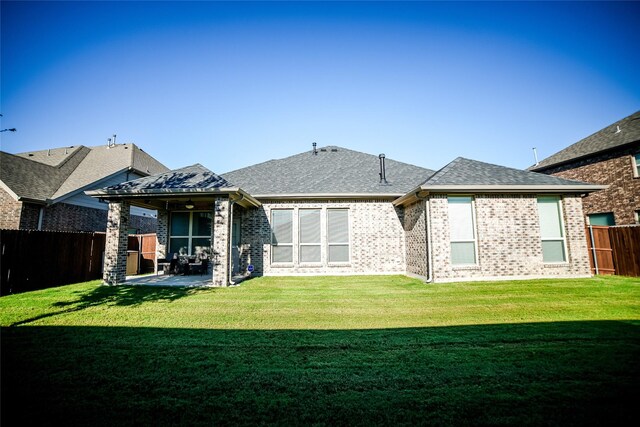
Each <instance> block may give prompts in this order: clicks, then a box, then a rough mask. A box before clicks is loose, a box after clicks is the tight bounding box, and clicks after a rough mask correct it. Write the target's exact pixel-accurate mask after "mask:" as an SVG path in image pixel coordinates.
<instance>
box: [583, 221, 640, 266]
mask: <svg viewBox="0 0 640 427" xmlns="http://www.w3.org/2000/svg"><path fill="white" fill-rule="evenodd" d="M586 231H587V246H588V248H589V261H590V262H591V272H592V273H593V274H617V275H620V276H635V277H640V226H617V227H606V226H595V225H594V226H590V227H587V229H586Z"/></svg>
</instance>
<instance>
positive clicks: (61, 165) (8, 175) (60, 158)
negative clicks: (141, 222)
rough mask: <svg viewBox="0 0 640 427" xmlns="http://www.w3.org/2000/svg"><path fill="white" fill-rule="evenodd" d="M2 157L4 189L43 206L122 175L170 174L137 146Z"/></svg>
mask: <svg viewBox="0 0 640 427" xmlns="http://www.w3.org/2000/svg"><path fill="white" fill-rule="evenodd" d="M0 153H1V157H0V161H1V162H2V163H1V166H2V167H0V181H1V182H2V184H3V186H4V187H5V188H6V189H7V190H8V191H10V193H12V194H13V195H14V196H15V197H16V198H17V199H18V200H29V201H34V202H42V203H47V202H53V203H55V202H56V201H59V200H60V199H62V198H65V197H68V196H69V195H71V194H75V193H76V192H79V191H81V190H82V189H85V188H88V187H90V186H91V185H97V184H96V183H98V182H99V181H101V180H104V179H105V178H108V177H109V176H112V175H114V174H117V173H120V172H123V171H127V170H132V171H135V172H137V173H139V174H141V175H148V174H150V173H158V172H164V171H167V170H168V168H167V167H166V166H164V165H163V164H162V163H160V162H158V161H157V160H156V159H154V158H153V157H151V156H150V155H149V154H147V153H145V152H144V151H143V150H142V149H140V148H139V147H137V146H136V145H135V144H118V145H115V146H111V147H107V146H105V145H103V146H97V147H85V146H82V145H81V146H78V147H62V148H55V149H50V150H42V151H32V152H25V153H19V154H15V155H14V154H9V153H4V152H0Z"/></svg>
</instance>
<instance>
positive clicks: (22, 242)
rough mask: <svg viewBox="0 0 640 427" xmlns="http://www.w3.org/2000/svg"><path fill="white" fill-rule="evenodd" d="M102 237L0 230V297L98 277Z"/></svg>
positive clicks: (100, 264)
mask: <svg viewBox="0 0 640 427" xmlns="http://www.w3.org/2000/svg"><path fill="white" fill-rule="evenodd" d="M105 240H106V239H105V233H67V232H59V231H36V230H0V249H1V251H2V252H1V258H0V264H1V266H0V271H1V274H2V276H0V282H1V283H0V295H7V294H9V293H17V292H25V291H32V290H35V289H43V288H49V287H53V286H60V285H67V284H70V283H78V282H85V281H87V280H94V279H99V278H101V277H102V259H103V253H104V247H105Z"/></svg>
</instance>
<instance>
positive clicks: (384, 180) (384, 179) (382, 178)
mask: <svg viewBox="0 0 640 427" xmlns="http://www.w3.org/2000/svg"><path fill="white" fill-rule="evenodd" d="M384 157H385V156H384V154H380V155H379V156H378V158H379V159H380V174H379V175H380V182H381V183H385V184H387V171H386V168H385V165H384Z"/></svg>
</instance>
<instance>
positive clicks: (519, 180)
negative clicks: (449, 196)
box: [394, 157, 606, 205]
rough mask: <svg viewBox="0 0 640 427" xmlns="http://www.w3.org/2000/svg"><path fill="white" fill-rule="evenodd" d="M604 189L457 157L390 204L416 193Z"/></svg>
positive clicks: (407, 199)
mask: <svg viewBox="0 0 640 427" xmlns="http://www.w3.org/2000/svg"><path fill="white" fill-rule="evenodd" d="M604 188H606V186H602V185H593V184H588V183H586V182H581V181H573V180H569V179H564V178H558V177H556V176H552V175H545V174H542V173H537V172H530V171H526V170H521V169H513V168H508V167H505V166H499V165H494V164H491V163H484V162H479V161H477V160H470V159H465V158H463V157H458V158H457V159H455V160H454V161H452V162H451V163H449V164H448V165H446V166H445V167H443V168H442V169H440V170H439V171H437V172H436V173H434V174H433V175H431V176H430V177H429V178H428V179H427V180H426V181H424V182H423V183H422V184H421V185H420V186H418V187H417V188H415V189H414V190H413V191H410V192H408V193H407V194H405V195H404V196H402V197H400V198H399V199H397V200H395V201H394V204H396V205H400V204H407V203H412V202H414V201H416V200H417V199H418V194H417V193H419V192H425V191H426V192H429V193H555V194H562V193H588V192H592V191H596V190H601V189H604Z"/></svg>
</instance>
